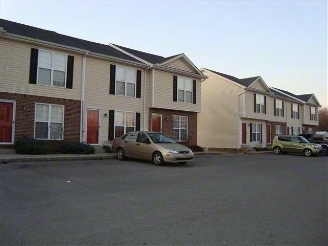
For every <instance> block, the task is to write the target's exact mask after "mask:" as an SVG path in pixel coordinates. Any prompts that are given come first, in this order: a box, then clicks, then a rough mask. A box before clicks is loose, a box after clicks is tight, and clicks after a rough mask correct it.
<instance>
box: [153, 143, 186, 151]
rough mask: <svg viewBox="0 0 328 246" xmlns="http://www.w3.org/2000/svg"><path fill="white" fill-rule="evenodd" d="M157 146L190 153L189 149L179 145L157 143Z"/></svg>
mask: <svg viewBox="0 0 328 246" xmlns="http://www.w3.org/2000/svg"><path fill="white" fill-rule="evenodd" d="M156 144H157V145H160V146H162V147H163V148H165V149H172V150H175V151H190V149H189V148H188V147H186V146H183V145H182V144H178V143H156Z"/></svg>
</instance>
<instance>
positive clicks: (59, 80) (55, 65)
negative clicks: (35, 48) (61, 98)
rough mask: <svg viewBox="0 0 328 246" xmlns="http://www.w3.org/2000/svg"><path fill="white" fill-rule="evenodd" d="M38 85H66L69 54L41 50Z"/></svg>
mask: <svg viewBox="0 0 328 246" xmlns="http://www.w3.org/2000/svg"><path fill="white" fill-rule="evenodd" d="M38 59H39V60H38V79H37V84H38V85H48V86H56V87H64V88H65V87H66V76H67V73H66V68H67V55H63V54H58V53H55V52H50V51H44V50H40V51H39V58H38Z"/></svg>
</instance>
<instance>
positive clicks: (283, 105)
mask: <svg viewBox="0 0 328 246" xmlns="http://www.w3.org/2000/svg"><path fill="white" fill-rule="evenodd" d="M281 105H282V116H285V103H284V101H282V104H281Z"/></svg>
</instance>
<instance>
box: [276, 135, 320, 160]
mask: <svg viewBox="0 0 328 246" xmlns="http://www.w3.org/2000/svg"><path fill="white" fill-rule="evenodd" d="M272 150H273V153H275V154H276V155H279V154H281V153H283V154H285V153H295V154H304V155H305V156H307V157H309V156H312V155H314V156H317V155H319V154H321V153H322V146H321V145H320V144H315V143H310V142H309V141H308V140H306V139H305V138H304V137H302V136H293V135H278V136H275V137H274V139H273V144H272Z"/></svg>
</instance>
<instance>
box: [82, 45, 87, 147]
mask: <svg viewBox="0 0 328 246" xmlns="http://www.w3.org/2000/svg"><path fill="white" fill-rule="evenodd" d="M88 53H89V52H88V51H86V52H85V54H84V56H83V59H82V79H81V108H80V112H81V119H80V142H83V140H84V137H83V135H84V96H85V66H86V59H87V55H88Z"/></svg>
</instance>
